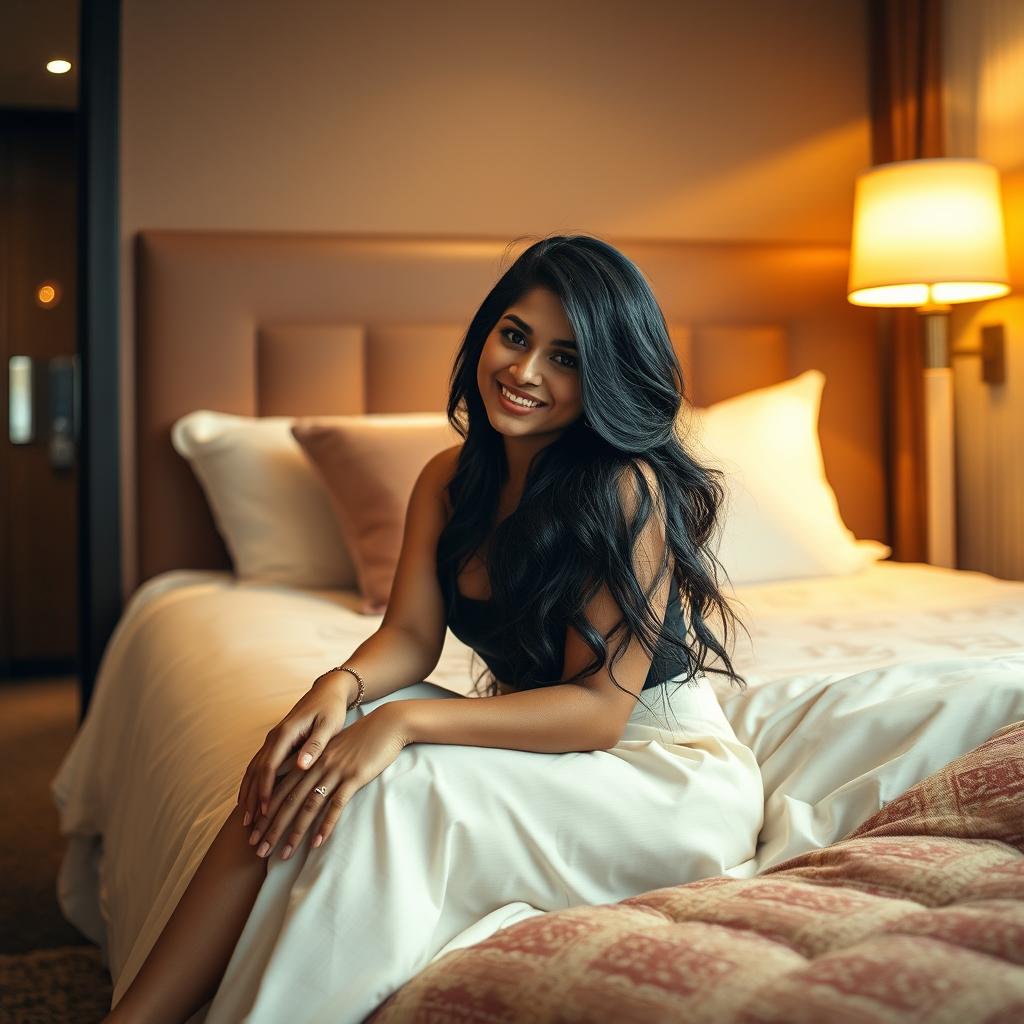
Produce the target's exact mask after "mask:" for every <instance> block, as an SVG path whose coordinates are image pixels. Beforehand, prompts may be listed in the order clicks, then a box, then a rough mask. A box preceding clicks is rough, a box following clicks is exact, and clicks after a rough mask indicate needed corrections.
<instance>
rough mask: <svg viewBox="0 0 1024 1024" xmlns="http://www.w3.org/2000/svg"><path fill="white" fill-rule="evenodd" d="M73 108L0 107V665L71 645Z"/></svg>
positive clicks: (17, 672) (58, 657)
mask: <svg viewBox="0 0 1024 1024" xmlns="http://www.w3.org/2000/svg"><path fill="white" fill-rule="evenodd" d="M76 117H77V115H76V113H75V112H74V111H33V110H26V109H17V110H11V109H8V110H3V109H0V357H2V363H0V387H2V394H0V398H2V408H3V410H4V437H3V443H2V444H0V672H2V674H3V675H4V676H6V677H10V676H24V675H43V674H51V673H58V672H70V671H74V666H75V651H76V648H77V645H78V637H77V632H78V625H77V624H78V611H77V544H78V539H77V525H78V517H77V492H78V465H77V464H78V443H77V437H78V422H77V420H78V411H77V405H78V402H77V394H76V392H77V377H78V374H77V372H76V371H77V357H76V351H77V344H76V310H75V304H76V288H75V273H76V262H75V254H76V231H77V224H76V214H77V211H76V195H77V173H76V139H75V132H76Z"/></svg>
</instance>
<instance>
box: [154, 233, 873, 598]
mask: <svg viewBox="0 0 1024 1024" xmlns="http://www.w3.org/2000/svg"><path fill="white" fill-rule="evenodd" d="M532 240H533V239H527V240H523V241H520V242H518V243H517V244H516V245H515V246H514V247H512V248H509V241H508V240H507V239H474V238H445V237H414V236H381V235H369V236H363V235H319V234H315V235H311V234H276V233H274V234H264V233H238V232H231V233H222V232H193V231H143V232H141V233H140V234H139V235H138V236H137V248H136V275H135V280H136V288H137V294H136V311H137V323H136V331H135V339H136V349H135V374H136V380H135V398H136V402H135V412H136V436H135V443H136V448H135V451H136V467H135V468H136V480H135V497H136V499H137V507H136V515H137V521H136V527H137V528H136V541H137V545H138V570H139V572H138V581H137V582H140V583H141V582H143V581H144V580H146V579H148V578H150V577H151V576H154V575H156V574H157V573H159V572H162V571H165V570H168V569H173V568H200V569H201V568H218V569H219V568H229V567H230V561H229V559H228V555H227V551H226V549H225V547H224V545H223V542H222V541H221V540H220V537H219V536H218V534H217V532H216V529H215V527H214V525H213V521H212V519H211V517H210V514H209V511H208V509H207V505H206V501H205V499H204V496H203V494H202V491H201V490H200V488H199V485H198V484H197V483H196V481H195V479H194V477H193V475H192V473H191V470H190V469H189V467H188V465H187V464H186V463H185V461H184V460H183V459H182V458H181V456H179V455H178V454H177V453H176V452H175V451H174V450H173V448H172V447H171V442H170V428H171V424H172V423H174V421H175V420H176V419H177V418H178V417H179V416H182V415H184V414H185V413H187V412H190V411H191V410H193V409H200V408H204V409H214V410H218V411H222V412H231V413H236V414H241V415H299V414H305V415H324V414H341V413H349V414H351V413H362V412H419V411H435V412H441V411H443V410H444V408H445V403H446V400H447V387H448V376H449V372H450V370H451V366H452V362H453V359H454V355H455V351H456V349H457V347H458V345H459V344H460V342H461V340H462V337H463V335H464V333H465V330H466V328H467V327H468V325H469V322H470V320H471V318H472V316H473V314H474V313H475V311H476V309H477V307H478V306H479V304H480V302H481V301H482V299H483V298H484V296H485V294H486V293H487V292H488V291H489V289H490V288H491V286H492V285H493V284H494V282H495V281H496V280H497V278H498V277H499V276H500V274H501V273H502V272H503V271H504V269H506V268H507V267H508V266H509V264H510V263H511V262H512V260H513V259H514V258H515V256H516V255H518V254H519V252H521V251H522V249H523V248H525V247H526V245H528V244H529V243H530V241H532ZM607 240H608V241H609V242H611V243H612V244H613V245H615V246H617V247H618V248H620V249H621V250H622V251H623V252H624V253H625V254H626V255H627V256H629V257H630V258H631V259H632V260H634V261H635V262H636V263H637V265H638V266H639V267H640V269H641V270H642V271H643V272H644V274H645V275H646V276H647V278H648V280H649V281H650V283H651V285H652V287H653V289H654V292H655V295H656V296H657V298H658V301H659V302H660V303H661V307H662V309H663V311H664V313H665V318H666V320H667V321H668V323H669V326H670V331H671V334H672V341H673V344H674V345H675V347H676V350H677V352H678V354H679V358H680V362H681V364H682V367H683V371H684V374H685V380H686V387H687V390H688V393H689V397H690V399H691V401H692V402H693V403H694V404H695V405H698V406H703V405H708V404H710V403H712V402H715V401H719V400H721V399H723V398H728V397H730V396H732V395H735V394H738V393H740V392H743V391H747V390H749V389H750V388H755V387H761V386H764V385H767V384H772V383H776V382H778V381H781V380H785V379H786V378H788V377H792V376H794V375H796V374H797V373H800V372H802V371H803V370H806V369H809V368H812V367H814V368H817V369H820V370H821V371H822V372H823V373H824V374H825V376H826V384H825V390H824V393H823V396H822V406H821V419H820V434H821V441H822V448H823V451H824V458H825V468H826V472H827V474H828V478H829V480H830V482H831V483H832V486H833V487H834V488H835V491H836V494H837V497H838V500H839V506H840V510H841V512H842V515H843V519H844V520H845V522H846V523H847V525H848V526H849V527H850V528H851V529H852V530H853V531H854V533H855V534H856V535H857V536H858V537H872V538H875V539H878V540H883V541H885V540H887V539H888V538H887V537H886V535H885V534H886V528H885V488H886V481H885V474H884V467H883V459H882V431H881V402H880V399H879V369H878V358H877V345H876V318H875V314H874V312H873V311H872V310H868V309H865V308H862V307H856V306H851V305H850V304H849V303H847V301H846V299H845V286H846V273H847V260H848V251H847V249H846V248H845V247H843V246H840V245H819V244H791V243H764V242H752V243H723V242H650V241H628V240H622V239H615V238H609V239H607Z"/></svg>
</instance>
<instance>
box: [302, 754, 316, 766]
mask: <svg viewBox="0 0 1024 1024" xmlns="http://www.w3.org/2000/svg"><path fill="white" fill-rule="evenodd" d="M312 760H313V758H312V757H311V756H310V755H309V754H303V755H302V757H300V758H299V763H300V764H301V765H302V767H303V768H308V767H309V764H310V762H311V761H312Z"/></svg>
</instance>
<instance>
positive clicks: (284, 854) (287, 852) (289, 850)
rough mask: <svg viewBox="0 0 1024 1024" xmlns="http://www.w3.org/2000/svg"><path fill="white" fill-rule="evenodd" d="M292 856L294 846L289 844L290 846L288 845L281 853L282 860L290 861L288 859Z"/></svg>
mask: <svg viewBox="0 0 1024 1024" xmlns="http://www.w3.org/2000/svg"><path fill="white" fill-rule="evenodd" d="M291 855H292V844H291V843H289V844H288V845H287V846H286V847H285V848H284V849H283V850H282V851H281V860H287V859H288V858H289V857H290V856H291Z"/></svg>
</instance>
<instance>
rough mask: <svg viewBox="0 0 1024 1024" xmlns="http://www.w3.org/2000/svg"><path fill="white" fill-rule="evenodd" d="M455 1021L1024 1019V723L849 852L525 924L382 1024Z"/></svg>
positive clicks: (455, 959) (938, 776) (873, 827)
mask: <svg viewBox="0 0 1024 1024" xmlns="http://www.w3.org/2000/svg"><path fill="white" fill-rule="evenodd" d="M613 852H614V851H610V853H613ZM440 1020H460V1021H473V1022H474V1024H498V1022H505V1021H517V1020H530V1021H537V1022H542V1021H570V1020H571V1021H598V1020H615V1021H709V1022H711V1021H714V1022H715V1024H768V1022H772V1024H797V1022H807V1024H817V1022H818V1021H850V1022H853V1021H858V1022H868V1021H870V1022H872V1024H874V1022H888V1024H911V1022H914V1024H920V1022H922V1021H950V1022H960V1021H985V1022H987V1024H997V1022H998V1024H1002V1022H1009V1021H1011V1020H1024V721H1020V722H1015V723H1013V724H1011V725H1007V726H1004V727H1003V728H1001V729H999V730H998V731H997V732H996V733H994V734H993V736H992V737H991V738H990V739H989V740H987V741H986V742H985V743H983V744H981V746H979V747H977V748H976V749H974V750H972V751H970V752H969V753H967V754H965V755H964V756H963V757H960V758H957V759H956V760H955V761H952V762H951V763H950V764H948V765H946V766H945V767H944V768H942V769H940V770H939V771H937V772H935V773H934V774H932V775H930V776H929V777H928V778H926V779H924V780H923V781H921V782H919V783H918V784H917V785H915V786H912V787H911V788H910V789H908V790H907V791H906V792H905V793H903V794H902V795H901V796H899V797H897V798H896V799H894V800H891V801H890V802H889V803H888V804H886V805H885V806H883V807H882V809H881V810H880V811H878V812H877V813H875V814H873V815H872V816H871V817H870V818H868V820H867V821H865V822H863V823H862V824H861V825H860V826H858V827H857V828H856V829H854V830H853V831H852V832H851V833H850V834H849V835H848V836H846V837H845V838H844V839H843V840H841V841H840V842H837V843H834V844H832V845H831V846H826V847H824V848H822V849H817V850H812V851H810V852H808V853H804V854H801V855H799V856H797V857H792V858H790V859H789V860H788V861H784V862H783V863H782V864H778V865H775V866H774V867H772V868H769V869H767V870H765V871H764V872H762V874H760V875H758V876H756V877H754V878H748V879H734V878H728V877H724V876H718V877H713V878H704V879H700V880H698V881H694V882H689V883H687V884H682V885H676V886H670V887H667V888H663V889H655V890H652V891H650V892H646V893H643V894H641V895H639V896H633V897H631V898H629V899H626V900H622V901H620V902H618V903H612V904H604V905H600V906H593V907H572V908H569V909H566V910H560V911H556V912H552V913H547V914H541V915H539V916H536V917H532V918H530V919H529V920H526V921H520V922H518V923H516V924H513V925H510V926H508V927H507V928H503V929H501V930H500V931H498V932H496V933H495V934H494V935H492V936H490V937H489V938H487V939H484V940H483V941H482V942H480V943H478V944H476V945H475V946H469V947H465V948H462V949H456V950H453V951H451V952H449V953H447V954H445V955H444V956H443V957H441V958H440V959H438V960H435V961H433V962H432V963H431V964H429V965H428V966H427V967H425V968H424V969H423V970H422V971H420V972H419V973H418V974H417V975H416V976H415V977H413V978H412V979H410V980H409V981H408V982H406V984H405V985H403V986H402V987H401V988H400V989H398V990H397V991H396V992H394V993H393V994H392V995H391V996H389V997H388V999H386V1000H385V1001H384V1002H383V1003H382V1004H381V1005H380V1006H379V1007H377V1009H376V1010H375V1011H374V1012H373V1013H372V1014H370V1016H369V1017H368V1018H367V1022H368V1024H369V1022H372V1024H391V1022H397V1021H401V1022H402V1024H417V1022H424V1024H425V1022H427V1021H440Z"/></svg>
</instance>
